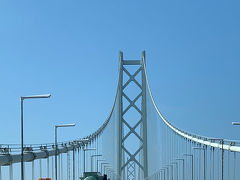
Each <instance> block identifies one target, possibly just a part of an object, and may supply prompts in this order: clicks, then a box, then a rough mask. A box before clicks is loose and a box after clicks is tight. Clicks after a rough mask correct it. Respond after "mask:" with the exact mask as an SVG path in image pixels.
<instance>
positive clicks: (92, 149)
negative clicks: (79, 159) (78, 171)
mask: <svg viewBox="0 0 240 180" xmlns="http://www.w3.org/2000/svg"><path fill="white" fill-rule="evenodd" d="M95 150H96V148H88V149H85V148H84V149H83V172H84V173H85V151H95Z"/></svg>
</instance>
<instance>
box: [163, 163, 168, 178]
mask: <svg viewBox="0 0 240 180" xmlns="http://www.w3.org/2000/svg"><path fill="white" fill-rule="evenodd" d="M163 168H164V169H166V170H167V172H166V173H165V170H164V174H165V175H166V176H167V178H166V179H169V168H168V167H167V166H166V167H163ZM164 179H165V177H164Z"/></svg>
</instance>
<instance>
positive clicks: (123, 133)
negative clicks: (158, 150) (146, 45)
mask: <svg viewBox="0 0 240 180" xmlns="http://www.w3.org/2000/svg"><path fill="white" fill-rule="evenodd" d="M128 66H137V67H138V69H137V71H136V72H135V73H134V74H131V73H130V72H129V71H128V70H127V67H128ZM124 74H126V75H127V76H128V77H129V80H128V81H127V82H123V75H124ZM138 74H141V81H140V82H139V81H138V80H137V79H136V76H137V75H138ZM119 75H120V77H119V78H120V79H119V85H118V107H119V114H118V117H119V119H118V157H117V162H118V165H117V173H118V177H120V179H122V180H125V179H126V177H125V171H126V169H127V166H128V164H129V163H130V162H134V163H135V164H136V166H137V167H138V170H139V175H138V179H144V178H147V177H148V158H147V112H146V89H147V88H146V74H145V52H143V53H142V58H141V60H123V53H122V52H120V54H119ZM131 83H135V84H136V85H137V87H138V88H140V90H141V92H140V93H139V94H137V95H136V97H135V98H134V99H130V98H129V96H128V95H127V92H125V88H126V87H127V86H129V84H131ZM140 98H141V106H140V107H138V106H137V105H136V104H135V103H136V102H137V101H138V100H139V99H140ZM124 99H125V100H126V101H127V102H129V105H128V106H127V107H124V105H123V100H124ZM131 108H134V109H135V110H136V111H137V113H138V114H140V117H141V118H140V120H138V119H134V121H135V125H130V122H129V120H128V119H126V118H125V116H124V115H125V114H127V113H128V112H129V110H130V109H131ZM139 126H140V132H137V130H136V129H137V127H139ZM132 134H133V135H134V136H135V138H136V140H137V141H139V142H140V145H139V148H138V149H136V151H135V152H130V151H129V150H128V148H127V144H126V140H127V139H129V136H130V135H132ZM142 156H143V157H142ZM127 157H129V158H128V159H127ZM137 157H140V158H137ZM140 176H141V177H140ZM135 178H136V177H135Z"/></svg>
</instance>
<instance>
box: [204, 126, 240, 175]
mask: <svg viewBox="0 0 240 180" xmlns="http://www.w3.org/2000/svg"><path fill="white" fill-rule="evenodd" d="M232 124H233V125H240V123H239V122H232ZM208 140H210V141H211V140H212V141H220V143H221V144H222V180H223V177H224V176H223V173H224V172H223V166H224V164H223V161H224V149H223V144H224V139H221V138H211V139H208Z"/></svg>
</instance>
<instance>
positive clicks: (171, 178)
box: [167, 164, 173, 180]
mask: <svg viewBox="0 0 240 180" xmlns="http://www.w3.org/2000/svg"><path fill="white" fill-rule="evenodd" d="M167 166H169V167H171V168H172V176H171V177H172V178H171V179H172V180H173V165H172V164H170V165H167ZM170 171H171V170H170ZM169 174H170V172H169Z"/></svg>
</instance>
